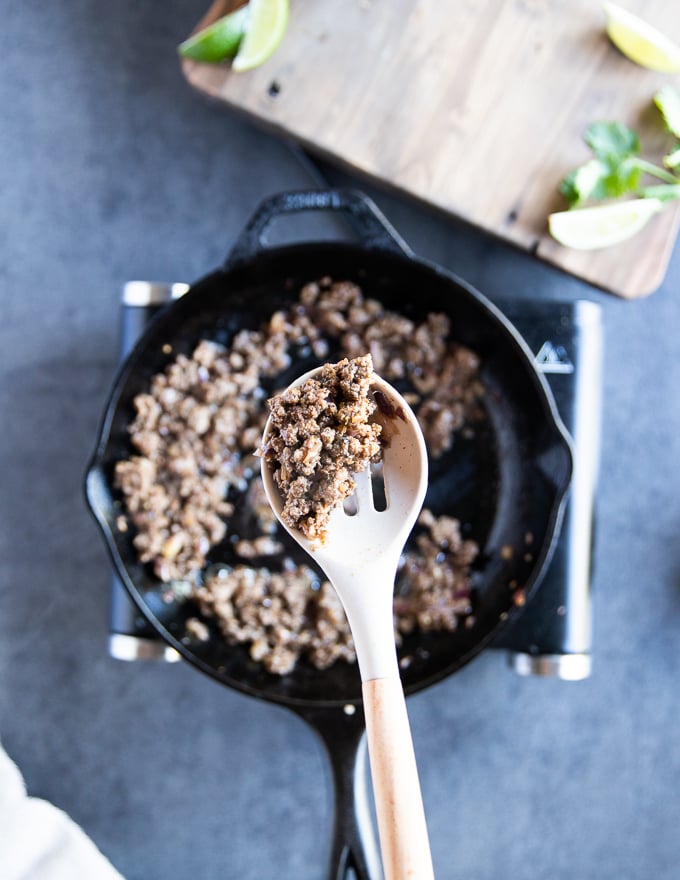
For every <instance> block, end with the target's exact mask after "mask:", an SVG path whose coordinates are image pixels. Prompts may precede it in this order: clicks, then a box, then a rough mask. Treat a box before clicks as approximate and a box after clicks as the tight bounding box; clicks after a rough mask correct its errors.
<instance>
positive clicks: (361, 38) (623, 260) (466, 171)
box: [182, 0, 680, 298]
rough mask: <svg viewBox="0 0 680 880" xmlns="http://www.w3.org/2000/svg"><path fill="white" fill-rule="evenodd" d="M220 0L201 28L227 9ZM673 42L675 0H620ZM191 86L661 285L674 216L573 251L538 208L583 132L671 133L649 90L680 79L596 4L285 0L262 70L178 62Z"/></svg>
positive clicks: (597, 280) (546, 254) (393, 183)
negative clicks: (279, 29) (617, 44)
mask: <svg viewBox="0 0 680 880" xmlns="http://www.w3.org/2000/svg"><path fill="white" fill-rule="evenodd" d="M234 5H235V3H234V2H233V0H217V2H215V3H214V4H213V6H212V7H211V8H210V10H209V11H208V13H207V15H206V16H205V17H204V19H203V20H202V22H200V23H199V26H203V25H204V24H206V23H207V22H209V21H212V20H214V19H215V18H217V17H219V16H220V15H223V14H225V12H227V11H229V9H230V8H231V7H233V6H234ZM626 6H627V8H629V9H630V10H631V11H634V12H637V13H638V14H640V15H642V16H643V17H644V18H645V19H646V20H648V21H650V22H654V23H658V24H660V25H662V26H664V27H665V29H666V31H667V32H668V33H669V34H670V35H675V36H677V38H678V40H679V41H680V8H679V7H678V5H677V0H629V2H627V3H626ZM182 66H183V71H184V74H185V76H186V78H187V79H188V81H189V82H190V83H191V84H192V85H193V86H194V87H195V88H196V89H198V90H199V91H200V92H201V93H203V94H206V95H209V96H210V97H212V98H215V99H216V100H218V101H220V102H222V103H224V104H225V105H227V106H229V107H231V108H233V109H236V110H239V111H242V112H244V113H246V114H248V116H250V117H251V118H252V119H254V120H256V121H257V122H258V123H260V124H262V125H264V126H266V127H267V128H269V129H270V130H273V131H274V132H278V133H282V134H285V135H286V136H287V137H290V138H292V139H294V140H296V141H297V142H299V143H301V144H302V145H303V146H305V147H306V148H308V149H310V150H311V151H313V152H317V153H318V154H319V155H322V156H324V157H326V158H330V159H332V160H334V161H336V162H339V163H341V164H342V165H344V166H346V167H348V168H350V169H352V170H353V171H354V172H355V173H357V174H358V175H360V176H366V177H367V178H369V179H371V180H372V181H374V182H377V183H380V184H382V185H385V186H388V187H390V188H392V189H396V190H397V191H400V192H404V193H407V194H409V195H411V196H413V197H415V198H417V199H419V200H422V201H424V202H426V203H428V204H430V205H433V206H434V207H436V208H438V209H441V210H443V211H445V212H446V213H448V214H451V215H453V216H455V217H457V218H459V219H461V220H463V221H465V222H467V223H470V224H472V225H473V226H475V227H478V228H480V229H483V230H485V231H487V232H489V233H491V234H493V235H495V236H498V237H500V238H502V239H504V240H506V241H508V242H511V243H512V244H514V245H517V246H518V247H520V248H523V249H525V250H527V251H529V252H531V253H534V254H536V256H538V257H539V258H541V259H543V260H546V261H548V262H550V263H552V264H554V265H556V266H559V267H561V268H562V269H564V270H565V271H567V272H570V273H572V274H574V275H576V276H578V277H580V278H582V279H584V280H586V281H588V282H590V283H591V284H593V285H595V286H597V287H600V288H602V289H604V290H608V291H611V292H613V293H616V294H618V295H620V296H623V297H629V298H636V297H641V296H645V295H647V294H649V293H651V292H652V291H654V290H655V289H656V288H657V287H658V286H659V284H660V283H661V281H662V280H663V277H664V274H665V271H666V267H667V264H668V260H669V257H670V254H671V251H672V249H673V245H674V242H675V236H676V233H677V228H678V222H679V221H680V212H679V210H678V209H677V208H668V209H667V210H666V211H664V212H663V213H662V214H660V215H658V216H656V217H654V218H653V219H652V220H651V221H650V223H649V225H648V226H647V227H646V228H645V229H644V230H643V231H642V232H641V233H640V234H639V235H638V236H637V237H636V238H635V239H633V240H632V241H629V242H626V243H624V244H621V245H618V246H615V247H613V248H608V249H606V250H600V251H590V252H583V251H571V250H568V249H566V248H563V247H561V246H560V245H558V244H557V243H556V242H555V241H553V240H552V239H551V238H550V236H549V235H548V233H547V225H546V218H547V215H548V214H549V213H550V212H551V211H555V210H560V209H561V208H563V207H565V205H564V203H563V201H562V199H561V197H560V195H559V193H558V190H557V187H558V185H559V181H560V180H561V179H562V177H563V176H564V175H565V174H566V173H567V172H568V171H570V170H571V169H572V168H573V167H575V166H576V165H578V164H580V163H581V162H583V161H585V160H586V159H587V158H589V153H588V151H587V149H586V147H585V145H584V144H583V141H582V133H583V131H584V129H585V127H586V126H587V125H588V124H589V123H590V122H593V121H595V120H600V119H617V120H620V121H622V122H626V123H627V124H629V125H631V126H632V127H634V128H635V129H636V130H637V131H638V132H639V133H640V136H641V138H642V142H643V152H644V154H645V156H646V157H648V158H652V159H654V158H658V157H660V156H661V155H662V154H663V152H664V147H665V146H666V145H667V144H668V136H667V135H666V134H665V133H664V131H663V127H662V125H661V123H660V121H659V117H658V114H657V113H656V112H655V111H654V110H653V109H652V98H653V95H654V93H655V92H656V90H657V89H658V88H659V87H660V86H661V85H662V84H664V83H667V82H671V83H675V84H680V77H678V76H677V75H676V76H669V75H667V74H660V73H655V72H653V71H646V70H643V69H642V68H640V67H637V66H636V65H634V64H632V63H631V62H630V61H628V60H627V59H626V58H624V57H623V56H622V55H621V54H620V53H619V52H618V51H617V50H616V49H615V48H614V47H613V46H612V45H611V43H610V42H609V40H608V38H607V37H606V34H605V31H604V16H603V13H602V9H601V5H600V3H599V2H593V0H475V2H472V0H464V2H457V3H442V2H441V0H420V2H418V0H391V2H390V3H385V2H379V0H342V2H340V0H291V17H290V23H289V27H288V31H287V33H286V36H285V38H284V41H283V43H282V45H281V47H280V48H279V49H278V50H277V52H276V53H275V54H274V55H273V56H272V58H271V59H270V60H269V61H267V62H266V63H265V64H264V65H263V66H262V67H260V68H257V69H256V70H253V71H250V72H249V73H247V74H236V73H233V72H232V71H231V69H230V66H229V65H228V64H224V65H207V64H197V63H195V62H190V61H184V62H183V64H182Z"/></svg>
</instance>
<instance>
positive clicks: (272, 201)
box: [224, 189, 413, 269]
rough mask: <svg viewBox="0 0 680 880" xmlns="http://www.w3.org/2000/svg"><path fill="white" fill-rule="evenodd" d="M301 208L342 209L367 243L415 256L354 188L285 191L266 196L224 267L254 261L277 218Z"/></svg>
mask: <svg viewBox="0 0 680 880" xmlns="http://www.w3.org/2000/svg"><path fill="white" fill-rule="evenodd" d="M301 211H339V212H342V213H343V214H346V215H348V216H349V219H350V220H351V222H352V226H353V227H354V229H355V232H356V233H357V235H358V237H359V240H360V242H361V244H362V246H363V247H365V248H367V249H369V250H382V251H392V252H395V253H398V254H400V255H402V256H404V255H406V256H412V253H413V252H412V251H411V249H410V248H409V246H408V245H407V244H406V242H405V241H404V239H403V238H402V237H401V236H400V235H399V233H398V232H397V231H396V229H394V228H393V227H392V225H391V224H390V223H389V221H388V220H387V218H386V217H385V216H384V215H383V214H382V212H381V211H380V210H379V209H378V207H377V206H376V205H375V203H374V202H372V201H371V200H370V199H369V198H368V197H367V196H365V195H364V194H363V193H360V192H358V191H356V190H352V189H321V190H303V191H298V192H283V193H278V194H277V195H274V196H270V197H269V198H268V199H265V200H264V201H263V202H262V203H261V204H260V206H259V207H258V208H257V210H256V211H255V213H254V214H253V216H252V217H251V218H250V220H249V221H248V223H247V224H246V227H245V229H244V230H243V232H242V233H241V234H240V236H239V237H238V238H237V240H236V242H235V244H234V246H233V247H232V249H231V251H230V253H229V256H228V257H227V259H226V261H225V264H224V268H225V269H232V268H234V267H235V266H237V265H239V264H241V263H246V262H248V261H250V260H251V259H252V258H253V257H254V256H255V255H256V254H258V253H259V252H260V251H262V250H264V249H265V247H266V235H265V233H266V231H267V229H268V228H269V226H270V225H271V224H272V222H273V221H274V220H276V219H277V218H278V217H281V216H283V215H285V214H293V213H298V212H301Z"/></svg>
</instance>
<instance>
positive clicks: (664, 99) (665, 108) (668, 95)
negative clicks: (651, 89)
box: [654, 85, 680, 138]
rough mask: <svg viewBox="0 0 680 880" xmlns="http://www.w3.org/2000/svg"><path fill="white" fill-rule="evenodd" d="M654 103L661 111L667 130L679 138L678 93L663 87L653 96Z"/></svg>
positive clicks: (679, 112) (679, 114)
mask: <svg viewBox="0 0 680 880" xmlns="http://www.w3.org/2000/svg"><path fill="white" fill-rule="evenodd" d="M654 103H655V104H656V106H657V107H658V108H659V110H660V111H661V115H662V116H663V119H664V122H665V123H666V126H667V128H668V130H669V131H670V132H671V134H674V135H675V137H676V138H680V92H679V91H678V90H677V89H676V88H674V87H673V86H670V85H666V86H663V87H662V88H661V89H659V91H658V92H657V93H656V95H654Z"/></svg>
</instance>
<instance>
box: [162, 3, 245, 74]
mask: <svg viewBox="0 0 680 880" xmlns="http://www.w3.org/2000/svg"><path fill="white" fill-rule="evenodd" d="M248 14H249V7H248V6H247V5H246V6H241V8H240V9H236V10H234V12H230V13H229V15H225V16H223V17H222V18H218V19H217V21H214V22H213V23H212V24H211V25H208V27H207V28H204V29H203V30H200V31H198V33H196V34H193V35H192V36H191V37H189V38H188V39H187V40H185V41H184V42H183V43H180V45H179V46H178V47H177V51H178V52H179V54H180V55H183V56H184V57H185V58H191V59H193V60H194V61H209V62H216V61H224V60H225V58H233V57H234V55H236V53H237V52H238V48H239V46H240V45H241V41H242V39H243V34H244V33H245V29H246V25H247V22H248Z"/></svg>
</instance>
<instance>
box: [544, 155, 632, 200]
mask: <svg viewBox="0 0 680 880" xmlns="http://www.w3.org/2000/svg"><path fill="white" fill-rule="evenodd" d="M642 173H643V172H642V170H641V169H640V167H639V166H638V164H637V160H636V159H635V158H628V159H624V160H622V161H619V162H617V161H614V160H613V159H610V160H609V161H604V160H603V159H591V160H590V162H586V163H585V165H581V166H580V167H579V168H577V169H576V170H574V171H572V172H571V174H568V175H567V176H566V177H565V178H564V180H563V181H562V183H561V184H560V192H561V193H562V195H563V196H564V197H565V198H566V200H567V201H568V202H569V204H570V205H571V206H572V207H576V206H577V205H581V204H583V202H585V201H587V200H588V199H591V200H595V201H601V200H602V199H611V198H617V197H618V196H623V195H626V194H628V193H633V192H636V191H637V187H638V184H639V182H640V178H641V177H642Z"/></svg>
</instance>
